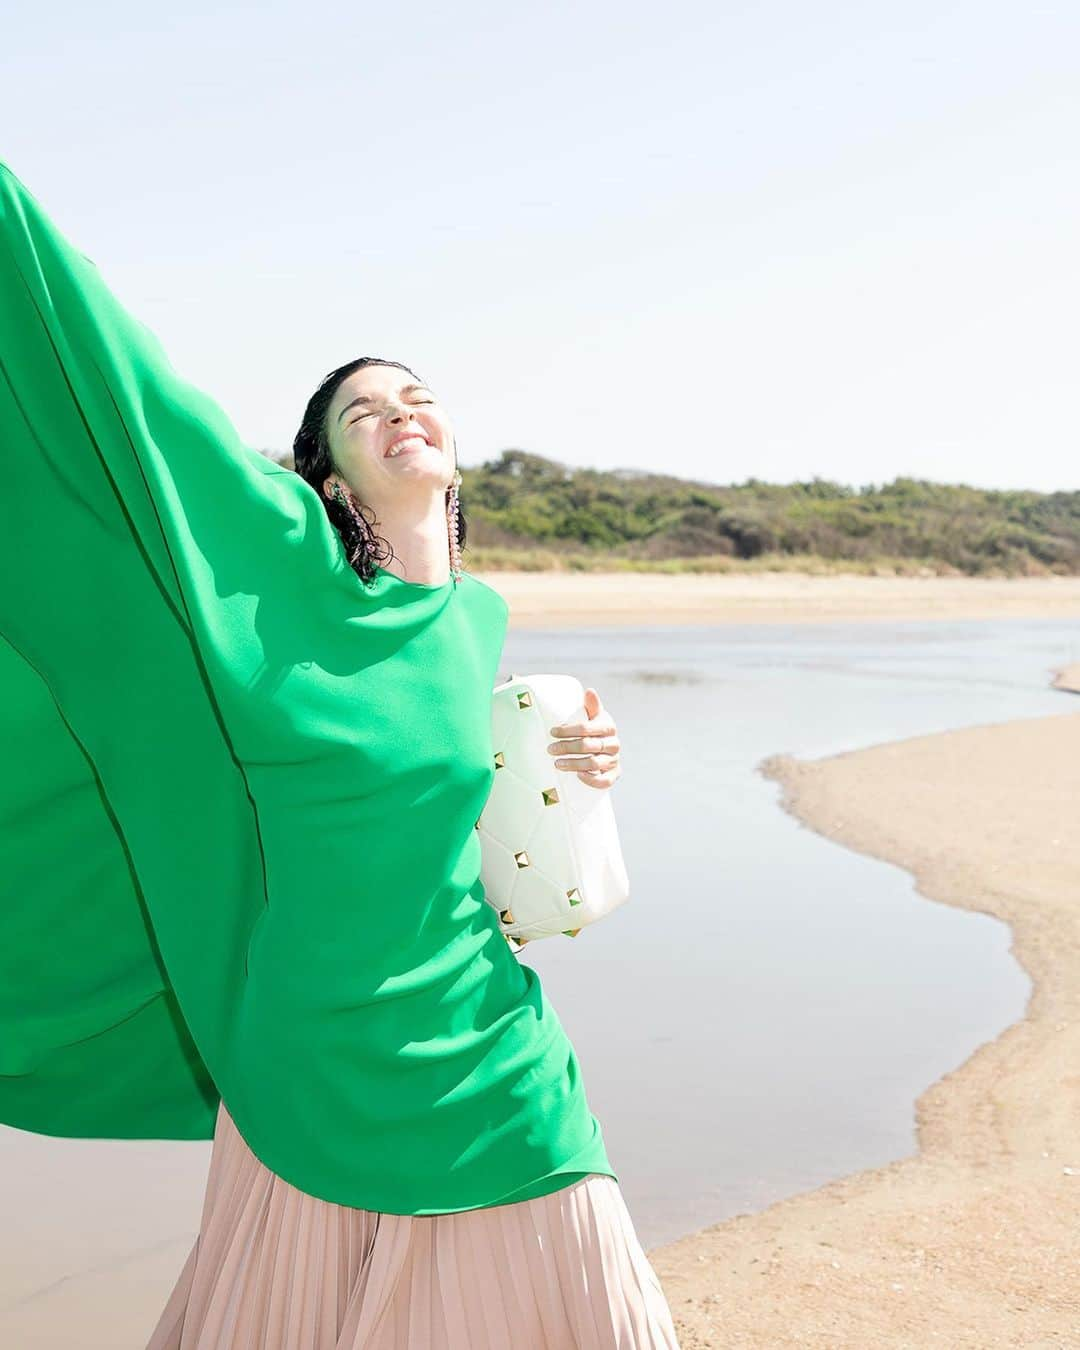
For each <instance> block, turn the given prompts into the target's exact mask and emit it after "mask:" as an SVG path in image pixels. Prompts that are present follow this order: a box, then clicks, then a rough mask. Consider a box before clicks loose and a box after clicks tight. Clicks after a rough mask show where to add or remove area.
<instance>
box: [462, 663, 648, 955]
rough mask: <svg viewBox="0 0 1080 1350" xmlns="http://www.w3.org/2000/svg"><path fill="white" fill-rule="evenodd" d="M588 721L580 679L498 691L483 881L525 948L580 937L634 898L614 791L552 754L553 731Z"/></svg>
mask: <svg viewBox="0 0 1080 1350" xmlns="http://www.w3.org/2000/svg"><path fill="white" fill-rule="evenodd" d="M586 716H587V714H586V710H585V690H584V689H583V687H582V684H581V681H580V680H577V679H575V678H574V676H572V675H511V676H510V678H509V679H508V680H504V681H503V683H502V684H498V685H496V686H495V688H494V690H493V691H492V701H491V739H492V749H493V752H494V755H495V777H494V779H493V780H492V785H491V792H490V794H489V796H488V800H487V803H486V805H485V806H484V809H483V811H482V812H481V813H480V819H479V820H478V821H477V822H476V827H477V829H478V830H479V832H480V844H481V849H482V854H481V869H480V875H481V880H482V881H483V884H484V892H485V899H486V900H487V902H488V904H490V905H491V906H492V907H493V908H494V909H496V910H497V911H498V912H499V918H500V920H501V927H502V931H503V933H504V934H505V935H506V936H507V937H508V938H511V939H513V941H514V942H516V943H517V944H518V945H519V946H523V945H524V944H525V943H526V942H528V941H529V940H530V939H532V938H543V937H554V936H556V935H557V934H559V933H563V934H565V935H566V936H567V937H576V936H577V935H578V933H579V932H580V931H581V929H582V928H584V927H585V926H586V925H587V924H590V923H595V922H596V920H597V919H602V918H603V917H604V915H605V914H610V913H611V911H612V910H613V909H615V908H616V907H617V906H618V905H621V904H622V903H623V901H624V900H626V899H628V897H629V894H630V883H629V880H628V878H627V875H626V866H625V863H624V862H623V856H622V848H621V847H620V844H619V834H618V830H617V829H616V826H615V812H614V811H613V810H612V806H611V800H610V798H609V795H608V792H607V791H604V790H600V789H598V788H592V787H588V786H586V784H584V783H583V782H582V781H581V780H580V779H579V778H578V777H577V775H576V774H574V773H572V772H570V771H568V770H566V769H557V768H556V767H555V760H554V758H553V756H552V755H551V753H550V752H549V751H548V749H547V747H548V745H550V743H551V741H552V736H551V728H552V727H554V726H558V725H561V724H562V723H565V722H576V721H579V720H583V719H584V718H585V717H586Z"/></svg>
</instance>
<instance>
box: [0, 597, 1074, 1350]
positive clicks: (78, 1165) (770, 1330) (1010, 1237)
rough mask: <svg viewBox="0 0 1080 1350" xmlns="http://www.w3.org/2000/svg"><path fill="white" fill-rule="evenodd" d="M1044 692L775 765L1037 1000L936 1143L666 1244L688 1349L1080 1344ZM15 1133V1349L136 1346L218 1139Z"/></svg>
mask: <svg viewBox="0 0 1080 1350" xmlns="http://www.w3.org/2000/svg"><path fill="white" fill-rule="evenodd" d="M478 575H479V574H478ZM481 579H483V580H485V581H487V582H488V584H491V585H493V586H495V588H496V589H498V590H500V591H501V592H502V593H503V594H504V595H505V596H506V597H507V599H508V601H509V602H510V604H511V626H520V627H523V628H533V627H534V628H544V627H549V628H564V627H565V628H574V627H584V626H589V625H614V624H627V625H638V624H640V625H643V626H648V625H653V624H667V623H688V624H689V623H694V624H701V623H716V624H723V623H729V624H743V623H746V624H751V623H761V622H769V623H808V622H829V621H833V622H837V623H841V622H844V623H847V622H856V621H857V622H863V621H865V622H867V623H872V622H878V623H888V622H890V621H897V622H899V621H901V620H935V619H940V620H963V619H978V618H1002V617H1011V618H1024V617H1030V618H1033V619H1037V618H1062V617H1065V618H1072V617H1074V616H1075V617H1080V578H1046V579H1043V578H1039V579H1030V580H1029V579H1025V580H1019V581H1001V580H985V581H983V580H972V579H966V578H964V579H955V578H937V577H929V578H903V579H896V578H865V577H857V576H828V577H810V576H803V575H794V574H790V575H788V574H763V575H758V576H745V575H744V576H704V577H674V576H667V575H661V574H645V575H637V576H634V575H630V574H614V573H611V574H552V573H547V574H507V573H489V574H485V575H483V576H482V578H481ZM699 583H700V584H699ZM1078 651H1080V647H1078ZM1046 683H1047V684H1050V683H1052V684H1053V685H1054V687H1055V688H1057V689H1060V690H1061V691H1062V696H1061V699H1060V703H1061V713H1060V715H1055V716H1050V717H1038V718H1034V719H1031V720H1026V721H1015V722H1007V723H1000V724H997V725H988V726H978V727H974V728H969V729H966V730H960V731H950V732H945V733H943V734H937V735H930V736H921V737H918V738H915V739H910V740H903V741H895V742H891V743H889V744H881V745H875V746H872V747H870V748H867V749H861V750H856V751H853V752H851V753H847V754H841V755H835V756H832V757H830V758H826V759H822V760H798V759H793V758H790V757H776V756H774V757H773V758H771V759H769V760H767V761H765V762H764V763H763V764H762V765H761V772H762V773H763V774H764V776H765V778H767V779H768V780H770V782H773V783H775V784H776V790H777V792H778V807H777V809H778V810H779V809H780V808H781V807H782V808H783V809H786V810H787V811H788V812H789V813H791V815H792V816H793V817H794V818H795V819H797V820H798V821H800V822H801V823H802V824H803V825H804V826H805V827H806V828H808V829H811V830H813V831H815V832H817V833H818V834H821V835H822V836H825V837H827V838H828V839H829V840H831V841H833V842H834V843H835V845H836V846H837V847H838V848H847V849H852V850H855V851H857V852H858V853H861V854H864V855H867V856H870V857H873V858H876V859H880V860H882V862H883V863H888V864H893V865H895V866H896V867H899V868H902V869H904V870H905V871H907V872H908V873H910V874H912V875H913V876H914V878H915V881H916V884H917V887H918V890H919V892H920V894H921V895H922V896H924V897H925V898H926V902H927V903H939V904H944V905H949V906H954V907H957V908H960V909H966V910H972V911H980V912H982V913H986V914H990V915H993V916H995V917H996V918H998V919H1000V920H1001V921H1002V922H1004V923H1005V924H1007V925H1009V929H1010V931H1011V933H1012V939H1013V952H1014V954H1015V957H1016V959H1017V961H1018V962H1019V963H1020V965H1021V966H1022V967H1023V969H1024V971H1026V972H1027V974H1028V975H1029V976H1030V978H1031V980H1032V982H1033V993H1032V996H1031V999H1030V1002H1029V1005H1028V1007H1027V1009H1026V1013H1025V1016H1024V1017H1023V1019H1022V1020H1021V1021H1018V1022H1017V1023H1015V1024H1014V1025H1013V1026H1012V1027H1010V1028H1009V1029H1008V1030H1007V1031H1006V1032H1005V1033H1004V1034H1003V1035H1001V1036H999V1037H998V1038H997V1039H995V1040H993V1041H990V1042H988V1043H986V1044H984V1045H982V1046H981V1047H980V1048H979V1049H978V1050H977V1051H975V1053H973V1054H972V1055H971V1056H970V1057H969V1058H968V1059H967V1060H966V1062H965V1063H963V1064H962V1065H961V1066H960V1067H958V1068H957V1069H955V1070H954V1071H953V1072H951V1073H949V1074H948V1075H946V1076H945V1077H944V1078H942V1079H940V1080H939V1081H938V1082H936V1083H934V1084H932V1085H931V1086H929V1087H928V1088H927V1090H926V1091H925V1092H923V1094H922V1096H921V1097H919V1099H918V1100H917V1101H916V1102H915V1103H914V1104H913V1107H912V1110H913V1113H914V1115H915V1117H916V1121H917V1145H918V1151H917V1152H916V1153H913V1154H912V1155H911V1156H910V1157H903V1158H900V1159H898V1160H897V1161H895V1162H892V1163H889V1164H888V1165H887V1166H884V1167H880V1168H875V1169H874V1170H867V1171H861V1172H853V1173H851V1174H850V1175H848V1176H845V1177H843V1178H841V1179H840V1180H837V1181H833V1182H830V1183H828V1184H827V1185H824V1186H821V1187H819V1188H817V1189H813V1190H807V1191H805V1192H803V1193H801V1194H798V1195H795V1196H793V1197H791V1198H788V1199H784V1200H781V1201H778V1202H776V1203H774V1204H771V1205H769V1207H768V1208H764V1209H760V1210H757V1211H755V1212H752V1213H750V1212H748V1213H740V1214H736V1215H735V1217H733V1218H730V1219H727V1220H725V1221H724V1222H721V1223H716V1224H714V1225H713V1226H710V1227H706V1228H703V1229H701V1230H699V1231H697V1232H693V1233H689V1234H688V1235H687V1236H684V1237H682V1238H680V1239H679V1240H678V1241H674V1242H670V1243H666V1244H665V1245H663V1246H654V1247H652V1248H651V1249H650V1250H649V1253H648V1254H649V1258H650V1260H651V1261H652V1263H653V1265H654V1267H655V1269H656V1271H657V1273H658V1275H659V1277H660V1279H661V1282H662V1284H663V1286H664V1290H665V1292H666V1294H667V1297H668V1300H669V1302H670V1304H671V1307H672V1311H673V1314H674V1316H675V1319H676V1324H677V1327H678V1330H679V1336H680V1341H681V1344H682V1346H683V1350H701V1348H702V1347H709V1350H727V1347H747V1348H750V1350H787V1348H788V1347H799V1348H800V1350H874V1348H875V1347H890V1350H901V1348H903V1350H928V1348H929V1347H937V1346H940V1347H943V1350H998V1347H1002V1348H1003V1347H1010V1350H1012V1347H1023V1350H1080V1278H1077V1274H1078V1272H1080V1223H1078V1222H1077V1219H1078V1217H1080V839H1078V833H1080V832H1078V831H1077V830H1076V829H1075V824H1074V821H1075V816H1076V807H1077V803H1078V802H1080V701H1077V700H1076V699H1073V698H1071V697H1069V695H1068V692H1067V691H1073V692H1076V693H1080V662H1077V663H1075V664H1070V665H1065V666H1063V667H1062V668H1061V669H1059V670H1056V671H1054V672H1052V673H1051V672H1047V674H1046ZM601 693H603V690H601ZM1055 697H1056V696H1055ZM769 728H770V739H769V740H768V741H767V742H765V745H766V746H767V747H768V748H769V749H776V748H779V747H782V746H783V744H784V742H783V741H782V740H779V741H776V740H773V739H772V738H771V730H772V722H771V720H770V723H769ZM757 762H758V758H757V754H755V756H754V758H753V759H752V760H748V761H747V765H748V767H747V772H750V771H751V770H750V767H749V766H750V765H751V764H754V763H757ZM770 809H772V808H771V807H770ZM870 902H871V903H872V896H871V900H870ZM705 1069H706V1071H707V1065H706V1066H705ZM724 1128H725V1123H724V1120H723V1118H722V1117H720V1116H719V1115H718V1116H717V1119H716V1120H715V1129H716V1131H717V1132H722V1131H723V1130H724ZM853 1128H858V1127H857V1125H855V1126H853ZM9 1148H10V1150H11V1151H10V1154H9V1156H8V1158H7V1173H6V1176H7V1183H6V1184H7V1208H8V1212H9V1213H13V1214H16V1215H17V1216H18V1230H19V1231H18V1234H17V1233H16V1226H15V1225H12V1226H11V1228H10V1231H9V1233H8V1235H7V1236H8V1241H7V1243H6V1244H5V1248H4V1262H3V1264H4V1266H5V1270H6V1284H7V1288H5V1290H4V1291H3V1292H4V1294H5V1298H4V1300H3V1301H2V1304H0V1344H4V1345H8V1344H10V1345H18V1346H19V1347H20V1350H23V1348H25V1350H52V1347H54V1346H56V1345H58V1344H61V1343H64V1344H66V1343H67V1342H66V1340H64V1339H63V1337H60V1338H59V1339H58V1329H65V1332H64V1334H65V1335H66V1329H70V1328H72V1327H79V1328H80V1330H79V1336H78V1342H79V1344H80V1346H84V1347H86V1350H99V1347H100V1350H122V1348H123V1347H131V1350H135V1347H137V1346H138V1345H140V1344H142V1343H144V1341H143V1340H141V1339H140V1337H143V1338H144V1337H145V1335H146V1334H148V1332H149V1329H150V1327H151V1325H152V1324H153V1321H154V1320H155V1319H156V1316H157V1314H158V1313H159V1311H160V1308H161V1306H162V1305H163V1302H164V1298H165V1296H166V1294H167V1293H168V1291H169V1290H170V1289H171V1287H172V1284H173V1281H174V1280H175V1277H176V1275H177V1274H178V1273H179V1270H180V1268H181V1266H182V1264H183V1261H184V1259H185V1257H186V1255H187V1251H188V1249H189V1247H190V1243H191V1241H192V1239H193V1237H194V1233H195V1231H196V1228H197V1222H198V1217H199V1210H200V1208H201V1203H202V1190H203V1184H204V1181H205V1171H206V1160H207V1153H206V1151H205V1149H204V1148H203V1147H202V1146H201V1145H198V1144H191V1145H184V1146H182V1147H180V1148H175V1149H169V1150H168V1152H167V1153H166V1152H165V1151H164V1150H162V1149H159V1147H158V1146H157V1144H156V1142H155V1141H135V1142H127V1143H125V1142H122V1141H116V1142H112V1141H109V1142H107V1143H102V1142H101V1141H88V1142H87V1141H78V1140H53V1139H49V1138H47V1137H45V1136H36V1135H26V1134H18V1135H15V1136H13V1137H12V1138H11V1139H9ZM163 1159H167V1162H166V1163H165V1164H164V1165H163ZM708 1212H709V1213H710V1214H713V1213H716V1211H714V1210H710V1211H708ZM729 1212H730V1211H729ZM107 1215H111V1218H109V1219H108V1220H106V1218H105V1217H104V1216H107ZM676 1231H682V1230H676ZM3 1305H6V1306H3ZM523 1350H525V1348H523Z"/></svg>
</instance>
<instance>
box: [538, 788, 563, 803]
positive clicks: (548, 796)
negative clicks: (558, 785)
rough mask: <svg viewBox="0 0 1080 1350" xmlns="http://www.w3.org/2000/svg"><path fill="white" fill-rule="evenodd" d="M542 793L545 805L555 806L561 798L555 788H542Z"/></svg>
mask: <svg viewBox="0 0 1080 1350" xmlns="http://www.w3.org/2000/svg"><path fill="white" fill-rule="evenodd" d="M540 795H541V797H543V799H544V805H545V806H554V805H555V803H556V802H557V801H558V800H559V794H558V792H557V791H556V790H555V788H541V789H540Z"/></svg>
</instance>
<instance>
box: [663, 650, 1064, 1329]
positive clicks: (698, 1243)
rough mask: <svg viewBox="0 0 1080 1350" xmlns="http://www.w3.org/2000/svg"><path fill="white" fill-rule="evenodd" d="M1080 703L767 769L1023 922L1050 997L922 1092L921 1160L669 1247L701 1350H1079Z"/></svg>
mask: <svg viewBox="0 0 1080 1350" xmlns="http://www.w3.org/2000/svg"><path fill="white" fill-rule="evenodd" d="M1078 675H1080V669H1074V670H1073V671H1072V673H1071V676H1070V680H1074V679H1075V677H1076V676H1078ZM1069 687H1073V688H1075V687H1076V683H1070V686H1069ZM1063 706H1064V707H1065V712H1064V714H1063V715H1061V716H1056V717H1049V718H1041V719H1038V720H1033V721H1024V722H1016V723H1007V724H1003V725H998V726H989V727H976V728H972V729H966V730H961V731H955V732H949V733H946V734H944V735H933V736H926V737H919V738H916V739H913V740H908V741H901V742H896V743H893V744H887V745H880V746H875V747H871V748H869V749H865V750H860V751H856V752H852V753H849V754H843V755H838V756H835V757H833V758H829V759H825V760H821V761H814V762H802V761H797V760H793V759H791V758H789V757H777V758H774V759H772V760H769V761H767V762H766V764H765V765H764V766H762V767H763V772H764V773H765V774H766V776H768V777H770V778H774V779H775V780H777V781H778V782H779V783H780V785H781V789H782V794H783V801H784V805H785V806H786V808H787V809H788V810H790V811H791V812H792V813H793V814H795V815H796V816H797V818H798V819H800V820H801V821H802V822H803V823H804V824H806V825H807V826H809V827H810V828H811V829H814V830H816V831H818V832H819V833H821V834H823V835H826V836H828V837H829V838H831V839H833V840H835V841H836V842H837V843H838V844H841V845H843V846H845V847H848V848H851V849H854V850H856V851H858V852H860V853H864V854H869V855H872V856H874V857H876V858H880V859H883V860H884V861H887V862H890V863H894V864H896V865H897V866H899V867H902V868H904V869H905V870H907V871H909V872H911V873H912V874H913V876H914V878H915V883H916V886H917V889H918V890H919V892H920V893H921V894H922V895H924V896H925V897H926V898H927V899H929V900H932V901H936V902H940V903H943V904H948V905H953V906H957V907H959V908H961V909H969V910H976V911H980V912H983V913H987V914H991V915H995V916H996V917H998V918H1000V919H1002V920H1003V921H1004V922H1005V923H1007V924H1009V926H1010V928H1011V930H1012V937H1013V945H1012V951H1013V953H1014V955H1015V956H1016V959H1017V960H1018V961H1019V962H1020V964H1021V965H1022V966H1023V968H1024V969H1025V971H1026V972H1027V973H1028V974H1029V975H1030V977H1031V979H1032V982H1033V992H1032V995H1031V998H1030V1000H1029V1004H1028V1007H1027V1010H1026V1013H1025V1016H1024V1018H1023V1020H1022V1021H1020V1022H1018V1023H1016V1024H1014V1025H1013V1026H1012V1027H1010V1028H1009V1029H1008V1030H1007V1031H1006V1032H1005V1033H1004V1034H1003V1035H1001V1036H1000V1037H998V1038H997V1039H996V1040H994V1041H992V1042H990V1043H988V1044H986V1045H984V1046H982V1047H980V1048H979V1049H978V1050H977V1051H976V1052H975V1053H974V1054H973V1055H971V1057H970V1058H969V1059H968V1060H967V1061H966V1062H965V1063H964V1064H963V1065H962V1066H960V1067H959V1068H957V1069H956V1070H954V1071H953V1072H952V1073H950V1074H948V1075H946V1077H944V1078H943V1079H941V1080H940V1081H939V1082H937V1083H935V1084H933V1085H932V1086H931V1087H929V1088H928V1089H927V1090H926V1091H925V1092H924V1093H923V1095H922V1096H921V1097H920V1098H919V1100H918V1101H917V1103H916V1116H917V1126H918V1129H917V1138H918V1152H917V1154H916V1155H914V1156H912V1157H909V1158H904V1159H902V1160H900V1161H898V1162H895V1163H892V1164H890V1165H888V1166H886V1167H882V1168H878V1169H875V1170H872V1171H867V1172H862V1173H858V1174H856V1175H854V1176H851V1177H848V1178H844V1179H842V1180H840V1181H837V1182H834V1183H831V1184H829V1185H827V1186H824V1187H821V1188H820V1189H818V1190H815V1191H812V1192H809V1193H807V1194H805V1195H801V1196H797V1197H795V1198H792V1199H788V1200H785V1201H782V1202H780V1203H778V1204H776V1205H773V1206H771V1207H770V1208H769V1209H767V1210H765V1211H763V1212H761V1213H758V1214H754V1215H739V1216H737V1217H735V1218H734V1219H731V1220H729V1221H727V1222H725V1223H722V1224H718V1225H716V1226H715V1227H712V1228H708V1229H705V1230H703V1231H702V1232H700V1233H697V1234H694V1235H692V1236H689V1237H686V1238H683V1239H681V1240H680V1241H678V1242H675V1243H671V1244H669V1245H667V1246H665V1247H662V1248H656V1249H654V1250H653V1251H651V1252H650V1258H651V1260H652V1261H653V1264H654V1266H655V1267H656V1269H657V1272H658V1273H659V1275H660V1278H661V1280H662V1282H663V1285H664V1288H665V1291H666V1292H667V1295H668V1299H669V1301H670V1303H671V1305H672V1309H673V1312H674V1313H675V1315H676V1318H677V1322H678V1326H679V1331H680V1337H681V1343H682V1345H683V1350H698V1347H705V1346H708V1347H717V1348H718V1350H719V1348H720V1347H725V1348H726V1347H735V1346H738V1347H753V1348H754V1350H786V1348H787V1347H799V1350H871V1347H892V1348H894V1350H901V1347H903V1350H928V1348H929V1347H936V1346H940V1347H942V1350H997V1347H1002V1350H1004V1347H1010V1350H1011V1348H1013V1347H1017V1348H1019V1347H1024V1350H1077V1347H1080V829H1077V811H1078V807H1080V714H1077V713H1076V712H1075V711H1070V710H1069V705H1068V704H1067V702H1066V701H1065V700H1063ZM718 1128H720V1126H719V1125H718Z"/></svg>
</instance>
